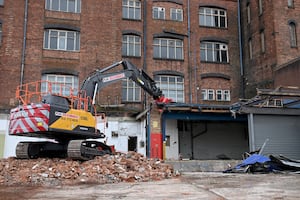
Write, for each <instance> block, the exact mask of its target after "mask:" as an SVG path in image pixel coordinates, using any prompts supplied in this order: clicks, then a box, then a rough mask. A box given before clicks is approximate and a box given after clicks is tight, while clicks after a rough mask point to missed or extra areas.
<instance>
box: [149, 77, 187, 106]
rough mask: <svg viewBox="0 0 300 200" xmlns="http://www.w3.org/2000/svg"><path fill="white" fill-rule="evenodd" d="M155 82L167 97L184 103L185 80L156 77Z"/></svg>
mask: <svg viewBox="0 0 300 200" xmlns="http://www.w3.org/2000/svg"><path fill="white" fill-rule="evenodd" d="M155 82H156V83H157V87H159V88H160V89H161V90H162V92H163V94H164V95H165V97H167V98H170V99H172V101H174V102H181V103H184V78H183V77H181V76H172V75H156V76H155Z"/></svg>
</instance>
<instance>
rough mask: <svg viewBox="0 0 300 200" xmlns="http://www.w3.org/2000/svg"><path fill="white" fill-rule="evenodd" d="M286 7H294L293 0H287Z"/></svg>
mask: <svg viewBox="0 0 300 200" xmlns="http://www.w3.org/2000/svg"><path fill="white" fill-rule="evenodd" d="M288 7H289V8H294V0H288Z"/></svg>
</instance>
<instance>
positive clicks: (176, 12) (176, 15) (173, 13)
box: [170, 8, 183, 22]
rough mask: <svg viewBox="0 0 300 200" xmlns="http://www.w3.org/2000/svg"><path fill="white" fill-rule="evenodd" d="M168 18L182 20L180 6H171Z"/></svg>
mask: <svg viewBox="0 0 300 200" xmlns="http://www.w3.org/2000/svg"><path fill="white" fill-rule="evenodd" d="M170 19H171V20H174V21H179V22H182V21H183V11H182V9H180V8H171V9H170Z"/></svg>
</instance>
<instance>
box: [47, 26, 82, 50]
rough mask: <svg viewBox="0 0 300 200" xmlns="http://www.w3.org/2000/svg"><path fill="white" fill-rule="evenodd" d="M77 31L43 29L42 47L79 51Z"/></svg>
mask: <svg viewBox="0 0 300 200" xmlns="http://www.w3.org/2000/svg"><path fill="white" fill-rule="evenodd" d="M79 35H80V34H79V32H76V31H63V30H53V29H47V30H45V38H44V48H45V49H53V50H66V51H79V48H80V47H79V46H80V45H79V44H80V41H79V40H80V39H79Z"/></svg>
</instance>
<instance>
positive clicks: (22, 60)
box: [20, 0, 28, 85]
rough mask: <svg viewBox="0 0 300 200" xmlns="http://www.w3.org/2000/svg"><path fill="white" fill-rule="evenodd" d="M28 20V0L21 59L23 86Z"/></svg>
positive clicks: (26, 2)
mask: <svg viewBox="0 0 300 200" xmlns="http://www.w3.org/2000/svg"><path fill="white" fill-rule="evenodd" d="M27 19H28V0H25V8H24V25H23V47H22V58H21V76H20V85H22V84H23V79H24V67H25V51H26V33H27Z"/></svg>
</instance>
